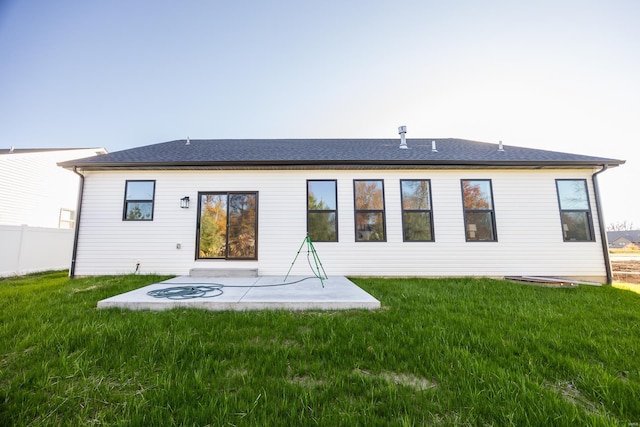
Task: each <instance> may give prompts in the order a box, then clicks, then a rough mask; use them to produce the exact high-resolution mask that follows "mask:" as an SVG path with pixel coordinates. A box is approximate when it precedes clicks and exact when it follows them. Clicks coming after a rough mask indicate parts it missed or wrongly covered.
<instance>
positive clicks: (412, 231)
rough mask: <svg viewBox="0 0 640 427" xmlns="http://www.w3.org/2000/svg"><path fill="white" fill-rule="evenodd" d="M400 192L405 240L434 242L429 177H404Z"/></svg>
mask: <svg viewBox="0 0 640 427" xmlns="http://www.w3.org/2000/svg"><path fill="white" fill-rule="evenodd" d="M400 193H401V198H402V239H403V240H404V241H405V242H432V241H433V216H432V210H431V182H430V181H429V180H428V179H420V180H418V179H412V180H409V179H402V180H400Z"/></svg>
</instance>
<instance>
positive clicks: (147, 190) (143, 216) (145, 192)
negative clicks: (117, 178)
mask: <svg viewBox="0 0 640 427" xmlns="http://www.w3.org/2000/svg"><path fill="white" fill-rule="evenodd" d="M155 192H156V182H155V181H153V180H151V181H138V180H131V181H126V182H125V188H124V211H123V214H122V219H123V220H124V221H153V200H154V197H155Z"/></svg>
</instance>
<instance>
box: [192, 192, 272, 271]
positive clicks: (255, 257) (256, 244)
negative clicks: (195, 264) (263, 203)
mask: <svg viewBox="0 0 640 427" xmlns="http://www.w3.org/2000/svg"><path fill="white" fill-rule="evenodd" d="M209 194H214V195H226V196H227V230H226V231H227V234H226V236H225V242H226V244H227V245H228V244H229V196H231V195H234V194H251V195H253V196H255V199H256V221H255V230H254V232H255V242H254V250H253V251H254V256H253V257H242V258H241V257H232V258H230V257H229V252H228V250H227V252H226V254H225V256H223V257H212V258H205V257H200V226H201V224H200V222H201V220H202V196H203V195H209ZM259 195H260V194H259V192H258V191H199V192H198V211H197V213H196V215H197V219H196V221H197V226H196V248H195V260H196V261H225V262H226V261H232V262H233V261H257V260H258V247H259V246H258V241H259V239H258V231H259V230H258V224H259V209H258V208H259V204H260V198H259Z"/></svg>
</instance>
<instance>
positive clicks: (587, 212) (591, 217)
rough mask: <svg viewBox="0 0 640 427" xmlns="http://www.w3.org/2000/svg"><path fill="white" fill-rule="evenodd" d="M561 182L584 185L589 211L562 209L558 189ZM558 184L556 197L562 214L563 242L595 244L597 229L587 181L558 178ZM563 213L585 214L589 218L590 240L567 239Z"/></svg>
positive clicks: (561, 230)
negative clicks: (579, 182)
mask: <svg viewBox="0 0 640 427" xmlns="http://www.w3.org/2000/svg"><path fill="white" fill-rule="evenodd" d="M560 181H574V182H576V181H581V182H582V183H583V184H584V191H585V195H586V196H587V209H586V210H585V209H562V201H561V199H560V188H559V187H558V183H559V182H560ZM555 183H556V196H557V198H558V212H559V214H560V232H561V233H562V241H563V242H595V241H596V234H595V229H594V227H593V214H592V213H591V199H590V198H589V185H588V184H587V180H586V179H584V178H557V179H556V180H555ZM563 213H585V214H586V216H587V221H588V223H589V224H588V226H589V239H587V240H576V239H567V238H566V237H565V234H564V223H563V221H562V214H563Z"/></svg>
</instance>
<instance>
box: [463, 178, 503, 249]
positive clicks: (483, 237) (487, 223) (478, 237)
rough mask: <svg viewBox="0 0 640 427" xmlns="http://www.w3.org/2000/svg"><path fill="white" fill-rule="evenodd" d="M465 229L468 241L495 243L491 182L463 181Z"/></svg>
mask: <svg viewBox="0 0 640 427" xmlns="http://www.w3.org/2000/svg"><path fill="white" fill-rule="evenodd" d="M462 199H463V203H464V228H465V236H466V240H467V241H495V240H496V231H495V216H494V211H493V197H492V191H491V181H490V180H488V179H486V180H462Z"/></svg>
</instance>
